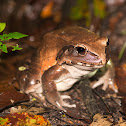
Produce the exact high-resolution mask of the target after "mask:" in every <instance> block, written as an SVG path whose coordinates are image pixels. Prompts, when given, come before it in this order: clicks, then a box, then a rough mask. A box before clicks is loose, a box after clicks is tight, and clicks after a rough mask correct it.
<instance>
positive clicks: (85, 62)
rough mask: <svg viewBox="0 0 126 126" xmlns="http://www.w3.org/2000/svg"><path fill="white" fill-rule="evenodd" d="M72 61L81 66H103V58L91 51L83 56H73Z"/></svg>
mask: <svg viewBox="0 0 126 126" xmlns="http://www.w3.org/2000/svg"><path fill="white" fill-rule="evenodd" d="M74 58H75V59H74ZM71 61H72V63H73V64H77V65H80V66H88V67H90V66H92V67H93V66H99V67H100V66H103V62H102V59H101V58H100V57H99V56H97V55H96V54H94V53H92V52H90V51H88V52H87V53H86V54H85V55H84V56H82V55H81V56H77V57H73V59H71Z"/></svg>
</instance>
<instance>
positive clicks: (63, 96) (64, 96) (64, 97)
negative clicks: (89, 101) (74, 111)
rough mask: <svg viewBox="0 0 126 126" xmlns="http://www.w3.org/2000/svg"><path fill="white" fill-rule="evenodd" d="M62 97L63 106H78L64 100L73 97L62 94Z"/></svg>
mask: <svg viewBox="0 0 126 126" xmlns="http://www.w3.org/2000/svg"><path fill="white" fill-rule="evenodd" d="M61 98H62V106H64V107H68V108H75V107H76V104H72V105H70V104H69V103H67V102H65V101H63V100H64V99H71V97H70V96H69V95H61Z"/></svg>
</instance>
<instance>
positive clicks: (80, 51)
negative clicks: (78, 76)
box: [76, 47, 87, 55]
mask: <svg viewBox="0 0 126 126" xmlns="http://www.w3.org/2000/svg"><path fill="white" fill-rule="evenodd" d="M76 49H77V52H78V53H79V54H81V55H85V54H86V52H87V50H86V48H83V47H76Z"/></svg>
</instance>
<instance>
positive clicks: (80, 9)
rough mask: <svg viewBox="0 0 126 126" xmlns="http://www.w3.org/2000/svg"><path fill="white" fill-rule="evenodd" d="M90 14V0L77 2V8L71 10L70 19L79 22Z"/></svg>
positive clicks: (78, 0)
mask: <svg viewBox="0 0 126 126" xmlns="http://www.w3.org/2000/svg"><path fill="white" fill-rule="evenodd" d="M87 12H88V0H77V1H76V4H75V6H73V7H72V8H71V10H70V18H71V19H73V20H79V19H82V18H83V17H85V14H86V13H87Z"/></svg>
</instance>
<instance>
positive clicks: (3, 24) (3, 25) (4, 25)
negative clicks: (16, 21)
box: [0, 23, 6, 32]
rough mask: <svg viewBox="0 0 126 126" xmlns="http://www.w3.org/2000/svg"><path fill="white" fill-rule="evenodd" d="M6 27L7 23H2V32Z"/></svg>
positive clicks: (0, 24)
mask: <svg viewBox="0 0 126 126" xmlns="http://www.w3.org/2000/svg"><path fill="white" fill-rule="evenodd" d="M5 27H6V23H0V32H2V31H3V30H4V29H5Z"/></svg>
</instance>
